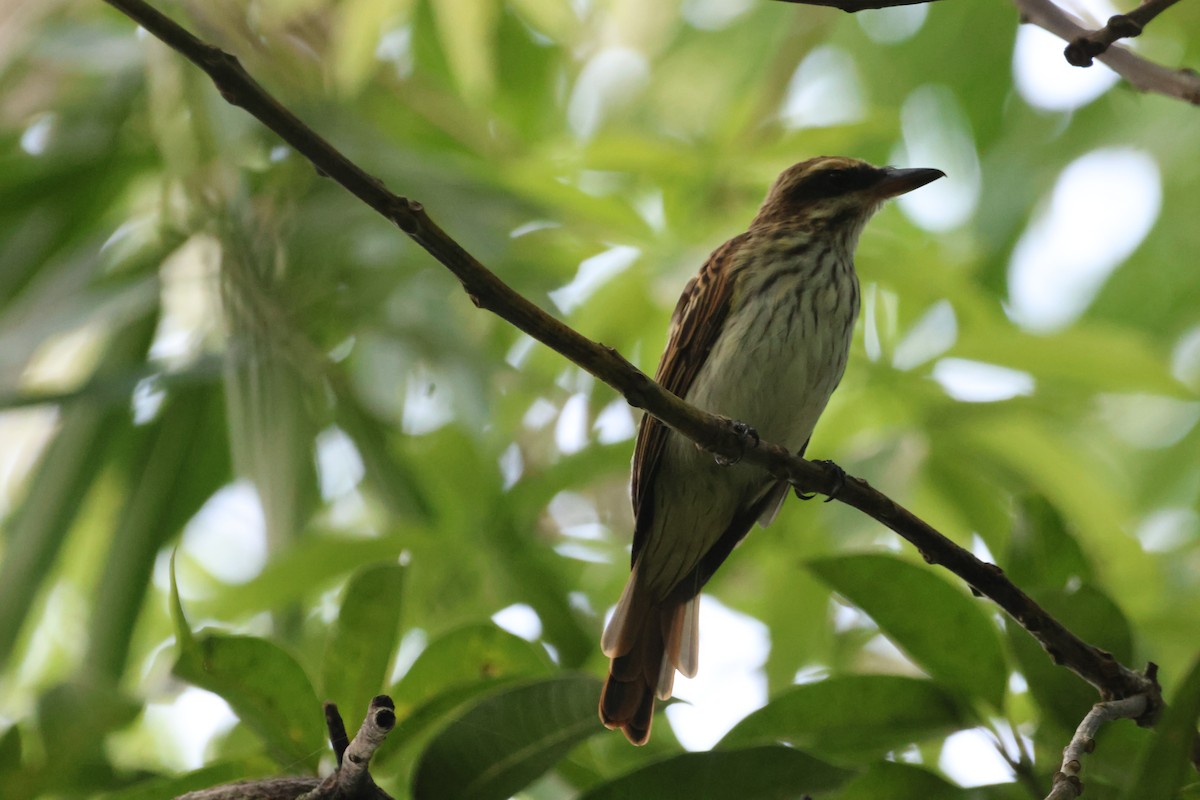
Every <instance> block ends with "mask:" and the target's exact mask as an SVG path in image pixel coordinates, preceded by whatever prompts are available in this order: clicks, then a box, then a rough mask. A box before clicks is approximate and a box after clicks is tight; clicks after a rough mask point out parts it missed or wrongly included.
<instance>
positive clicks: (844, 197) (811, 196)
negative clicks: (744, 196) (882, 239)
mask: <svg viewBox="0 0 1200 800" xmlns="http://www.w3.org/2000/svg"><path fill="white" fill-rule="evenodd" d="M943 177H945V173H944V172H942V171H941V170H940V169H924V168H922V169H896V168H895V167H876V166H872V165H871V164H868V163H867V162H865V161H859V160H857V159H854V158H842V157H840V156H818V157H816V158H810V159H808V160H807V161H801V162H800V163H799V164H793V165H792V166H790V167H788V168H787V169H785V170H784V171H783V173H782V174H781V175H780V176H779V177H778V178H776V179H775V183H774V184H773V185H772V186H771V189H770V191H769V192H767V198H766V200H764V201H763V204H762V207H761V208H759V210H758V216H756V217H755V218H754V222H753V223H751V227H754V226H755V225H788V224H796V223H799V224H802V225H804V226H805V227H809V228H814V229H816V228H824V229H835V230H840V231H844V232H846V233H848V234H850V235H852V236H855V237H857V235H858V232H859V231H860V230H862V226H863V224H864V223H866V221H867V220H868V219H869V218H870V217H871V215H872V214H874V213H875V211H876V210H877V209H878V208H879V206H880V205H881V204H882V203H883V201H884V200H887V199H888V198H890V197H896V196H897V195H901V194H904V193H905V192H911V191H912V190H913V189H917V188H920V187H921V186H924V185H925V184H927V183H929V182H931V181H935V180H937V179H938V178H943Z"/></svg>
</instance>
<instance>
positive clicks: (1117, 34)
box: [1063, 0, 1179, 67]
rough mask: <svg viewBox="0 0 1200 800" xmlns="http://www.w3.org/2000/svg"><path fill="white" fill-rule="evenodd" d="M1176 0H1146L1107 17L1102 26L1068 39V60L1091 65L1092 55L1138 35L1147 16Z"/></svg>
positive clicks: (1081, 65) (1144, 26) (1066, 52)
mask: <svg viewBox="0 0 1200 800" xmlns="http://www.w3.org/2000/svg"><path fill="white" fill-rule="evenodd" d="M1178 2H1179V0H1146V2H1144V3H1142V4H1141V5H1140V6H1138V7H1137V8H1135V9H1134V10H1133V11H1130V12H1129V13H1128V14H1116V15H1114V16H1111V17H1109V18H1108V22H1107V23H1106V24H1105V26H1104V27H1103V28H1100V29H1099V30H1095V31H1091V32H1089V33H1085V34H1084V35H1083V36H1078V37H1076V38H1075V39H1072V40H1071V43H1070V44H1068V45H1067V48H1066V49H1065V50H1064V51H1063V55H1065V56H1066V57H1067V63H1069V64H1071V65H1072V66H1075V67H1090V66H1091V65H1092V59H1093V58H1095V57H1096V56H1098V55H1100V54H1101V53H1103V52H1104V51H1105V50H1107V49H1108V48H1109V45H1111V44H1112V43H1113V42H1115V41H1117V40H1118V39H1132V38H1133V37H1135V36H1139V35H1141V33H1142V31H1143V30H1145V28H1146V26H1147V25H1149V24H1150V20H1152V19H1154V18H1155V17H1157V16H1158V15H1159V14H1161V13H1162V12H1164V11H1166V10H1167V9H1168V8H1170V7H1171V6H1173V5H1175V4H1176V3H1178Z"/></svg>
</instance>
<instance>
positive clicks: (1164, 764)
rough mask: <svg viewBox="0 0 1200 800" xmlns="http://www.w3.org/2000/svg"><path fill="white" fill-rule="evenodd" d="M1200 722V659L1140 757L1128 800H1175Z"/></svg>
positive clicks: (1188, 764) (1187, 774)
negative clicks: (1199, 721) (1198, 722)
mask: <svg viewBox="0 0 1200 800" xmlns="http://www.w3.org/2000/svg"><path fill="white" fill-rule="evenodd" d="M1198 719H1200V658H1198V659H1196V661H1194V662H1193V663H1192V668H1191V670H1190V671H1189V672H1188V674H1187V677H1185V678H1184V679H1183V682H1182V683H1181V684H1180V686H1179V689H1178V690H1177V691H1176V692H1175V694H1174V695H1173V696H1172V697H1171V703H1170V705H1168V706H1167V710H1166V712H1165V713H1164V714H1163V716H1162V719H1160V720H1159V721H1158V724H1157V725H1156V726H1155V729H1154V734H1153V736H1151V738H1150V741H1148V742H1146V746H1145V747H1144V748H1143V749H1142V753H1141V755H1140V756H1139V758H1138V767H1137V772H1136V774H1135V775H1134V778H1133V780H1132V781H1131V782H1130V784H1129V787H1128V788H1127V789H1126V790H1125V794H1124V795H1123V797H1124V798H1125V800H1171V799H1172V798H1174V797H1175V796H1176V792H1177V791H1178V790H1179V787H1180V786H1182V785H1183V784H1184V781H1185V779H1186V778H1187V776H1189V775H1191V774H1192V770H1191V767H1190V761H1191V758H1192V753H1193V747H1194V744H1195V741H1196V722H1197V720H1198Z"/></svg>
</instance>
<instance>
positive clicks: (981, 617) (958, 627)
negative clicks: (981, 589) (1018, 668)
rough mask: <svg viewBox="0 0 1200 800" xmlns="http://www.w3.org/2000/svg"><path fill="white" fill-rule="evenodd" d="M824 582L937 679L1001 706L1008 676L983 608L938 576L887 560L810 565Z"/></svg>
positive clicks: (873, 558)
mask: <svg viewBox="0 0 1200 800" xmlns="http://www.w3.org/2000/svg"><path fill="white" fill-rule="evenodd" d="M809 569H811V570H812V571H813V572H814V573H815V574H816V575H817V577H819V578H820V579H821V580H822V581H824V582H825V583H826V584H827V585H828V586H829V587H830V588H831V589H833V590H834V591H836V592H838V593H840V594H841V595H843V596H844V597H846V598H847V599H848V600H850V602H852V603H854V604H855V605H856V606H858V607H859V608H861V609H862V610H863V611H865V612H866V613H867V614H868V615H869V616H870V617H871V618H872V619H873V620H875V622H876V624H878V625H879V628H880V630H881V631H883V633H884V634H885V635H886V636H887V637H888V638H889V639H891V640H892V642H894V643H895V644H896V645H897V646H898V647H899V648H900V649H901V650H903V651H904V652H905V653H906V654H907V655H908V656H909V657H910V658H911V659H912V660H913V661H914V662H915V663H916V664H917V665H918V666H920V667H921V668H922V669H924V670H925V671H926V672H928V673H929V674H930V676H932V677H933V678H934V679H935V680H937V681H939V682H941V683H943V684H945V685H946V686H948V687H951V688H954V689H957V690H958V691H961V692H963V693H964V694H965V695H966V696H968V697H971V698H973V699H979V700H984V701H986V702H988V703H990V704H991V705H992V707H994V708H999V707H1000V705H1001V703H1002V702H1003V699H1004V687H1005V683H1006V682H1007V680H1008V671H1007V669H1006V667H1005V664H1004V653H1003V650H1002V649H1001V647H1000V638H999V636H998V634H997V631H996V628H995V625H994V624H993V623H992V621H991V619H989V617H988V615H987V612H985V611H984V608H983V605H982V604H981V603H980V602H978V601H976V600H974V599H972V598H971V597H969V596H968V595H967V594H965V593H963V592H961V591H959V590H957V589H955V588H954V587H952V586H951V585H950V584H949V583H947V582H946V581H945V580H944V579H943V578H941V577H938V576H937V575H935V573H934V571H933V569H932V568H931V567H918V566H916V565H914V564H910V563H908V562H906V561H901V560H900V559H898V558H893V557H891V556H882V555H852V556H841V557H837V558H826V559H819V560H816V561H811V562H809Z"/></svg>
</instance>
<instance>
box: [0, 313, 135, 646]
mask: <svg viewBox="0 0 1200 800" xmlns="http://www.w3.org/2000/svg"><path fill="white" fill-rule="evenodd" d="M154 323H155V320H154V318H152V317H148V318H146V319H142V320H137V321H136V322H134V323H132V324H130V325H128V326H127V327H126V328H125V329H124V330H122V331H120V332H119V333H117V334H116V335H115V336H114V337H113V340H112V341H111V343H110V344H109V349H108V352H107V353H106V355H105V358H104V360H103V361H102V362H101V364H100V366H99V367H98V368H97V369H96V376H97V377H105V376H109V375H111V374H113V373H114V372H122V371H124V370H127V369H128V368H129V365H130V364H131V363H134V362H135V360H136V359H138V358H141V357H142V355H143V354H144V353H145V350H146V348H147V346H148V345H149V343H150V339H151V337H152V335H153V331H154ZM126 420H127V417H126V416H125V415H124V414H123V413H121V412H118V411H115V410H113V409H109V408H105V407H97V406H94V405H90V404H78V405H73V406H71V407H70V408H68V409H65V410H64V411H63V413H62V420H61V422H60V423H59V429H58V433H57V434H56V435H55V437H54V441H53V442H51V444H50V445H49V447H47V448H46V452H45V453H44V454H43V456H42V458H41V459H40V461H39V462H38V464H37V467H36V468H35V469H34V471H33V474H32V475H31V476H30V485H31V486H34V487H37V491H32V492H29V493H28V495H27V496H26V497H25V499H24V501H23V502H22V503H21V506H20V508H19V509H18V511H17V512H16V513H15V514H14V515H13V517H12V518H11V519H9V520H7V521H6V524H5V528H6V530H5V531H4V534H5V541H4V558H3V559H0V665H3V664H7V663H8V662H9V658H10V656H11V654H12V650H13V647H14V645H15V643H16V640H17V636H18V634H19V633H20V630H21V626H22V625H23V624H24V623H25V622H26V621H27V620H28V619H29V618H30V608H31V606H32V605H33V602H34V598H35V596H36V595H37V592H38V589H39V587H40V586H41V585H42V582H43V581H44V580H46V578H47V577H48V573H49V571H50V568H51V566H52V565H53V564H54V562H55V559H56V558H57V556H58V554H59V552H60V550H61V548H62V546H63V543H64V542H65V541H66V538H67V534H68V532H69V531H70V530H71V526H72V524H73V523H74V522H75V519H76V516H77V514H78V513H79V511H80V509H81V507H82V506H83V502H84V499H85V497H86V496H87V493H88V491H89V489H90V488H91V487H92V485H93V482H94V481H95V479H96V477H97V475H98V474H100V473H101V471H102V465H103V464H104V463H105V460H106V456H107V449H108V447H109V445H110V443H111V441H112V440H113V439H118V440H119V439H120V437H122V436H128V435H129V433H130V427H129V425H128V422H127V421H126Z"/></svg>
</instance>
